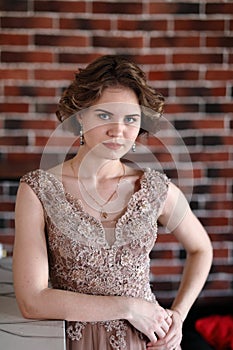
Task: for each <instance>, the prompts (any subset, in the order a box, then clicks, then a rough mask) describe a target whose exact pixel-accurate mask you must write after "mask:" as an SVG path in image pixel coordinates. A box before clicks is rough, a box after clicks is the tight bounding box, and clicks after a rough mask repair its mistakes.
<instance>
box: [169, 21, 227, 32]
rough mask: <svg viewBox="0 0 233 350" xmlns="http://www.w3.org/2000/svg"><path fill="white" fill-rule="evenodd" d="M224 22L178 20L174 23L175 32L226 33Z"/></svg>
mask: <svg viewBox="0 0 233 350" xmlns="http://www.w3.org/2000/svg"><path fill="white" fill-rule="evenodd" d="M224 28H225V23H224V20H222V19H221V20H218V19H212V20H211V19H208V18H207V19H203V20H201V19H177V20H175V21H174V30H175V31H179V30H182V31H194V30H195V31H205V32H206V31H211V32H213V31H224Z"/></svg>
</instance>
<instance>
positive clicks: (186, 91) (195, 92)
mask: <svg viewBox="0 0 233 350" xmlns="http://www.w3.org/2000/svg"><path fill="white" fill-rule="evenodd" d="M176 96H186V97H187V96H226V87H225V86H221V87H215V86H211V87H203V86H198V87H188V86H187V87H177V88H176Z"/></svg>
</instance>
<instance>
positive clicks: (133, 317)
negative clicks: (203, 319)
mask: <svg viewBox="0 0 233 350" xmlns="http://www.w3.org/2000/svg"><path fill="white" fill-rule="evenodd" d="M15 222H16V234H15V244H14V254H13V275H14V287H15V293H16V298H17V302H18V305H19V308H20V310H21V312H22V314H23V316H24V317H26V318H34V319H65V320H69V321H71V320H78V321H86V322H92V321H106V320H113V319H127V320H128V321H129V322H131V323H132V324H133V325H134V326H135V327H136V328H138V329H139V330H141V331H142V332H143V333H145V334H146V335H147V336H148V338H149V339H151V340H152V341H153V340H155V339H156V338H155V335H154V331H156V330H157V328H159V329H160V327H158V324H160V323H161V319H162V320H164V319H165V317H167V313H166V312H165V310H164V309H163V308H161V307H160V306H159V305H158V304H154V303H153V304H152V303H149V302H147V301H144V300H140V299H134V298H126V297H115V296H94V295H87V294H81V293H76V292H71V291H65V290H59V289H52V288H49V287H48V278H49V276H48V256H47V248H46V239H45V234H44V231H45V221H44V211H43V207H42V204H41V202H40V201H39V199H38V198H37V196H36V194H35V193H34V192H33V190H32V189H31V188H30V187H29V186H28V185H27V184H25V183H22V184H21V185H20V186H19V191H18V195H17V201H16V210H15ZM166 327H167V326H166V324H165V325H164V328H166ZM167 328H168V327H167ZM159 329H158V331H159Z"/></svg>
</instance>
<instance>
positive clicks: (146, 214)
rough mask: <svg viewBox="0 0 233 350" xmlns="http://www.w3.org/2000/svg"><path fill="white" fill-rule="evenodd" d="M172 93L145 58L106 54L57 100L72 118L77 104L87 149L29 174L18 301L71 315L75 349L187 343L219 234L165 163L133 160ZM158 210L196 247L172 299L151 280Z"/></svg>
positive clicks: (160, 348)
mask: <svg viewBox="0 0 233 350" xmlns="http://www.w3.org/2000/svg"><path fill="white" fill-rule="evenodd" d="M163 103H164V101H163V98H162V96H161V95H160V94H158V93H157V92H156V91H155V90H154V89H153V88H151V87H150V86H148V84H147V82H146V78H145V74H144V73H143V72H142V71H141V69H140V68H139V67H138V66H136V65H135V64H133V63H132V62H130V61H128V60H127V59H125V58H123V57H120V56H103V57H100V58H99V59H97V60H96V61H94V62H93V63H91V64H90V65H89V66H87V67H86V69H83V70H80V71H79V72H78V73H77V74H76V76H75V79H74V81H73V83H72V84H71V85H70V87H69V88H68V89H67V90H66V91H65V93H64V95H63V97H62V98H61V100H60V104H59V109H58V112H57V115H58V118H59V119H60V120H61V121H64V120H66V119H68V118H69V117H70V116H71V115H75V118H74V119H75V127H77V128H78V130H79V134H80V147H79V150H78V152H77V154H76V155H75V157H74V158H73V159H71V160H68V161H65V162H64V163H63V164H60V165H58V166H56V167H54V168H52V169H50V170H49V171H44V170H41V169H38V170H35V171H33V172H30V173H29V174H26V175H25V176H24V177H23V178H22V179H21V184H20V186H19V190H18V195H17V201H16V236H15V245H14V258H13V263H14V264H13V268H14V284H15V292H16V297H17V301H18V304H19V307H20V310H21V312H22V314H23V315H24V317H26V318H39V319H43V318H44V319H62V320H66V321H67V322H66V325H67V329H66V335H67V349H77V350H79V349H82V350H84V349H85V350H87V349H88V350H89V349H90V350H91V349H96V350H97V349H101V350H105V349H106V350H107V349H108V350H110V349H119V350H120V349H131V350H139V349H146V348H148V349H151V350H153V349H157V350H171V349H176V350H177V349H180V342H181V338H182V323H183V321H184V319H185V317H186V315H187V313H188V311H189V309H190V307H191V306H192V304H193V302H194V301H195V299H196V298H197V296H198V294H199V292H200V290H201V289H202V287H203V284H204V282H205V280H206V277H207V275H208V272H209V268H210V265H211V260H212V249H211V244H210V241H209V238H208V236H207V234H206V232H205V230H204V228H203V227H202V225H201V224H200V222H199V221H198V219H197V218H196V217H195V216H194V215H193V213H192V212H191V210H190V208H189V206H188V204H187V201H186V200H185V198H184V196H183V195H182V193H181V191H180V190H179V189H178V188H177V187H176V186H175V185H173V184H172V183H171V182H170V181H169V180H168V179H167V177H166V175H165V174H162V173H159V172H157V171H154V170H150V169H147V170H145V171H142V170H140V169H134V168H131V167H129V166H126V165H125V164H123V163H122V161H121V158H122V157H123V156H124V155H125V154H126V153H127V152H129V151H130V150H131V148H132V149H133V150H135V140H136V138H137V136H138V135H139V134H140V133H141V132H142V128H144V129H145V128H146V127H147V126H148V125H149V128H153V127H154V125H156V124H157V119H158V115H160V114H161V113H162V110H163ZM157 220H159V222H160V223H161V224H162V225H164V226H166V227H168V229H169V230H170V231H172V233H173V234H174V235H175V236H176V238H177V239H178V240H179V241H180V242H181V244H182V245H183V247H184V249H185V250H186V252H187V261H186V264H185V268H184V273H183V278H182V281H181V284H180V288H179V290H178V293H177V296H176V298H175V300H174V302H173V304H172V306H171V309H169V310H168V309H164V308H163V307H161V306H160V305H159V303H158V302H157V301H156V299H155V296H154V294H153V293H152V292H151V289H150V284H149V269H150V266H149V253H150V251H151V249H152V247H153V244H154V242H155V239H156V234H157ZM49 277H50V280H51V285H52V287H49V285H48V279H49Z"/></svg>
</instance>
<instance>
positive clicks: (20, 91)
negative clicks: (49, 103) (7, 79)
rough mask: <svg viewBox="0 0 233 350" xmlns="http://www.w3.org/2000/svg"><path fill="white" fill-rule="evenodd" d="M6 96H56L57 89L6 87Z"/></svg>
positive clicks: (28, 86)
mask: <svg viewBox="0 0 233 350" xmlns="http://www.w3.org/2000/svg"><path fill="white" fill-rule="evenodd" d="M4 93H5V95H6V96H55V95H56V89H55V88H50V87H36V86H30V85H23V86H16V85H14V86H5V88H4Z"/></svg>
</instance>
